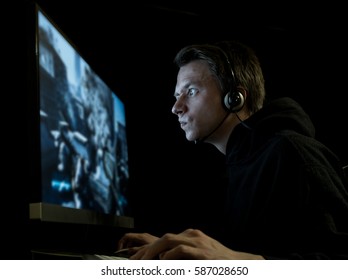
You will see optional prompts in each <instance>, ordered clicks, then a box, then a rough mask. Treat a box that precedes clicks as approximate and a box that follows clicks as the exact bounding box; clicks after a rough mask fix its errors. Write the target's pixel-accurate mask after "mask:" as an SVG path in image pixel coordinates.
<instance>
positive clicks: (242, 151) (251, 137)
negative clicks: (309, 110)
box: [226, 97, 315, 160]
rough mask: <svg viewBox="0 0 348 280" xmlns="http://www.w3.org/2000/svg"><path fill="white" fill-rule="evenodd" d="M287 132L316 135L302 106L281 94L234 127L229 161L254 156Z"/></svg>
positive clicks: (229, 149) (228, 148) (228, 149)
mask: <svg viewBox="0 0 348 280" xmlns="http://www.w3.org/2000/svg"><path fill="white" fill-rule="evenodd" d="M243 124H244V125H243ZM286 131H287V132H290V131H291V132H292V133H296V134H300V135H304V136H305V137H310V138H314V136H315V128H314V125H313V123H312V121H311V120H310V118H309V116H308V115H307V114H306V113H305V111H304V110H303V109H302V107H301V106H300V105H299V104H298V103H297V102H296V101H294V100H293V99H291V98H289V97H282V98H279V99H275V100H272V101H271V102H269V103H268V104H267V105H265V106H264V107H263V108H262V109H261V110H259V111H258V112H256V113H255V114H253V115H252V116H251V117H250V118H248V119H247V120H245V121H244V123H241V124H239V125H237V126H236V127H235V129H234V130H233V131H232V133H231V135H230V137H229V140H228V143H227V147H226V149H227V154H229V159H228V160H230V159H232V158H234V159H237V158H239V159H243V158H246V157H248V155H249V156H251V155H253V154H254V153H255V152H257V151H259V149H261V148H262V149H263V147H264V145H265V144H266V143H269V141H270V140H271V139H274V137H276V135H280V134H284V133H285V132H286Z"/></svg>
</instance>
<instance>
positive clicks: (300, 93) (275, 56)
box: [6, 0, 348, 258]
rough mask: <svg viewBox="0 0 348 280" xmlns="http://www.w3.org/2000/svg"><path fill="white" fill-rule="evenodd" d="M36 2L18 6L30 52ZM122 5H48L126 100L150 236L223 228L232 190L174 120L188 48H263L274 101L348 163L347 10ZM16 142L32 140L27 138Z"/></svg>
mask: <svg viewBox="0 0 348 280" xmlns="http://www.w3.org/2000/svg"><path fill="white" fill-rule="evenodd" d="M26 2H27V1H18V3H19V4H20V6H19V7H17V9H18V10H19V11H20V14H21V15H22V16H20V17H18V19H19V27H16V28H15V29H14V32H13V33H14V34H15V35H16V36H15V37H16V38H17V40H18V41H19V42H20V43H21V46H25V31H24V30H25V25H26V22H25V17H24V10H25V6H26V5H25V4H26ZM118 2H120V1H106V0H101V1H95V3H90V2H88V1H86V2H82V3H81V4H77V3H74V1H66V0H60V1H56V0H53V1H38V3H39V4H40V6H41V7H42V8H43V9H44V10H45V11H46V13H47V14H48V16H50V17H51V19H52V20H53V21H54V22H56V24H57V25H58V27H59V28H60V29H61V30H62V31H63V32H64V33H65V34H66V35H67V36H68V38H70V39H71V41H72V42H73V43H74V44H75V45H76V46H77V47H78V49H79V50H80V52H81V54H82V55H83V56H84V57H85V59H86V60H87V61H88V62H89V63H90V65H91V66H92V68H94V70H95V71H96V72H97V73H98V74H99V75H100V76H101V77H103V78H104V79H105V81H106V82H107V83H108V84H109V85H110V86H111V88H113V89H114V90H115V91H116V92H118V93H119V94H120V95H121V97H122V98H123V99H124V101H125V102H126V106H127V113H128V119H127V122H128V129H129V131H128V132H129V133H128V134H129V148H130V151H129V152H130V164H131V175H133V179H132V180H133V181H132V186H133V191H132V194H133V202H134V205H135V210H134V213H135V215H136V218H137V219H136V222H137V225H138V226H139V228H140V229H141V230H149V231H152V232H153V233H157V234H160V233H162V232H164V231H167V230H169V231H179V230H182V229H184V228H185V227H188V226H197V227H198V226H199V227H202V228H204V229H207V231H209V229H210V228H211V227H212V226H214V224H215V223H216V222H217V221H218V217H217V216H216V213H217V210H218V207H219V205H220V203H219V195H218V194H216V195H215V193H214V191H215V190H216V189H218V188H221V186H222V185H223V177H222V176H221V174H220V173H221V169H220V167H222V166H223V158H222V156H221V155H220V154H219V153H218V152H217V151H215V150H214V149H213V148H212V147H209V146H195V145H194V144H192V143H188V142H187V141H186V140H185V137H184V134H183V132H182V131H181V130H180V128H179V126H178V124H177V121H176V118H175V116H174V115H172V114H171V106H172V104H173V101H174V98H173V95H172V94H173V90H174V86H175V82H176V69H174V67H173V65H172V60H173V58H174V55H175V53H176V52H177V51H178V50H179V49H180V48H181V47H182V46H184V45H186V44H190V43H200V42H214V41H217V40H223V39H231V38H237V39H240V40H242V41H244V42H245V43H248V44H250V45H251V46H253V47H254V48H255V50H256V51H257V53H258V54H259V57H260V59H261V62H262V65H263V67H264V71H265V77H266V89H267V91H268V95H269V96H270V97H271V98H274V97H278V96H285V95H288V96H291V97H293V98H295V99H296V100H298V101H299V102H300V103H301V104H302V105H303V107H304V108H305V109H306V111H307V112H308V113H309V114H310V116H311V117H312V119H313V121H314V123H315V125H316V127H317V136H318V138H319V139H320V140H322V141H323V142H324V143H325V144H327V145H328V146H329V147H330V148H332V149H333V150H334V152H336V153H337V154H338V155H339V156H340V157H341V159H342V161H343V163H346V164H348V151H347V143H348V136H347V133H346V131H345V130H346V129H345V128H346V127H347V124H346V121H347V120H348V113H347V108H346V103H345V102H344V100H345V98H346V94H347V90H346V84H345V81H346V77H347V74H348V73H347V69H346V68H345V67H344V66H345V65H346V64H347V61H348V56H347V52H346V49H347V43H345V29H344V26H345V25H346V21H347V20H345V17H343V16H340V14H342V13H343V12H341V11H343V9H342V7H338V6H335V5H333V4H332V6H330V7H320V6H312V7H310V9H309V8H308V9H307V8H304V7H302V6H301V5H299V4H296V3H293V4H292V5H291V6H289V5H283V4H282V6H277V5H276V6H274V5H270V4H269V5H267V4H265V3H263V4H262V6H261V5H257V6H255V4H251V3H250V4H249V3H245V1H243V4H242V3H240V4H238V3H236V4H234V7H232V8H230V5H227V4H226V6H217V5H216V6H214V5H213V4H211V3H210V4H209V6H206V5H204V4H202V3H200V4H199V5H197V6H194V5H187V3H186V5H180V3H177V4H176V5H175V6H170V5H166V6H165V5H163V4H162V5H158V4H155V3H141V4H139V3H138V4H135V3H128V4H120V3H118ZM17 9H16V10H17ZM20 19H23V20H20ZM11 24H12V22H11ZM14 53H15V54H16V55H15V57H16V58H17V59H18V61H17V59H15V60H14V61H15V62H16V63H14V64H18V65H20V66H21V65H22V64H21V63H22V59H23V60H24V56H22V53H23V54H25V51H24V50H23V51H20V52H18V51H14ZM12 64H13V60H12V63H10V65H12ZM17 69H25V68H24V67H23V68H22V67H18V68H17ZM11 77H12V78H14V82H13V83H12V85H15V86H16V85H17V84H18V83H20V82H19V81H16V79H17V80H18V79H23V80H24V78H25V71H21V70H18V71H17V73H13V75H11ZM16 88H17V87H14V91H13V92H14V93H13V94H12V96H13V100H12V98H11V102H13V103H14V102H17V103H15V104H18V98H20V97H24V95H25V89H23V90H18V94H17V93H16ZM19 100H20V99H19ZM21 106H23V108H22V109H23V110H18V111H17V114H18V116H19V117H21V118H22V119H25V114H23V113H24V112H26V111H25V105H23V104H22V105H21ZM11 127H13V126H11ZM16 128H17V129H15V132H17V133H18V129H19V130H22V129H23V131H24V130H25V129H26V128H25V124H24V125H23V122H16ZM29 137H30V133H29ZM14 138H15V139H17V140H18V139H22V135H21V134H19V135H18V136H17V134H16V137H14ZM11 139H12V138H11ZM10 142H11V143H12V141H10ZM25 149H26V146H25V145H20V146H17V148H16V149H15V151H16V152H18V156H17V157H13V156H10V157H9V160H7V161H6V162H8V169H9V171H10V173H9V174H11V175H8V176H9V178H12V179H13V178H16V179H17V184H15V185H16V186H17V187H16V189H15V193H16V192H21V191H22V190H23V192H24V195H23V196H24V198H23V201H24V203H22V204H21V205H18V206H16V208H17V210H18V211H17V212H18V219H19V221H20V222H23V224H25V223H26V217H27V216H26V215H27V212H26V211H27V208H26V204H25V202H26V198H25V197H26V194H25V190H24V189H25V188H26V186H27V185H28V184H30V182H26V181H25V179H23V178H19V177H21V176H19V175H18V174H22V172H23V173H25V169H26V168H25V167H26V165H27V164H30V161H31V159H29V161H28V162H26V161H24V162H22V161H21V160H19V159H21V158H22V156H21V155H23V154H25ZM14 158H16V160H14ZM23 177H24V178H25V176H24V175H23ZM216 178H219V179H218V180H217V179H216ZM22 181H23V182H22ZM12 185H13V184H12ZM11 193H12V192H11ZM144 198H148V199H149V202H145V201H144V200H143V199H144ZM217 201H218V202H217ZM17 212H16V215H17ZM15 224H17V225H18V223H15ZM14 228H15V229H16V231H17V232H18V230H17V227H14ZM20 229H22V228H20ZM9 232H10V231H9ZM15 244H16V246H19V247H21V246H23V248H26V246H27V245H26V244H27V241H26V238H25V237H23V239H17V238H16V242H15ZM8 256H11V255H8ZM15 256H16V255H14V257H15ZM23 256H24V258H25V257H26V256H27V255H25V254H24V255H23Z"/></svg>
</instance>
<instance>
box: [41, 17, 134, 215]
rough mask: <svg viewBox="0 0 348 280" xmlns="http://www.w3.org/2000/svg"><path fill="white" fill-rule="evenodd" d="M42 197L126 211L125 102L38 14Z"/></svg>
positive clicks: (78, 205) (68, 204) (106, 210)
mask: <svg viewBox="0 0 348 280" xmlns="http://www.w3.org/2000/svg"><path fill="white" fill-rule="evenodd" d="M38 26H39V30H38V31H39V33H38V34H39V38H38V40H39V44H38V58H39V75H40V78H39V89H40V131H41V133H40V135H41V136H40V138H41V140H40V141H41V170H42V172H41V174H42V175H41V177H42V178H41V181H42V201H43V202H44V203H49V204H56V205H60V206H64V207H69V208H76V209H88V210H94V211H98V212H101V213H106V214H116V215H124V214H125V212H126V210H127V207H128V201H127V199H126V195H125V193H126V192H127V186H128V178H129V174H128V153H127V141H126V123H125V108H124V104H123V102H122V101H121V99H120V98H118V97H117V95H116V94H115V93H114V92H112V90H111V89H110V88H109V87H108V86H107V85H106V84H105V83H104V82H103V81H102V80H101V79H100V77H99V76H98V75H96V74H95V72H94V71H93V70H92V69H91V67H90V66H89V65H88V63H86V61H85V60H84V59H83V58H82V57H81V56H80V55H79V53H78V52H77V51H76V49H75V48H74V47H73V46H72V45H71V44H70V43H69V42H68V41H67V40H66V39H65V37H64V36H62V34H61V33H60V32H59V31H58V29H57V28H55V27H54V25H53V24H51V22H50V21H49V20H48V19H47V18H46V17H45V15H44V14H43V13H41V12H39V17H38Z"/></svg>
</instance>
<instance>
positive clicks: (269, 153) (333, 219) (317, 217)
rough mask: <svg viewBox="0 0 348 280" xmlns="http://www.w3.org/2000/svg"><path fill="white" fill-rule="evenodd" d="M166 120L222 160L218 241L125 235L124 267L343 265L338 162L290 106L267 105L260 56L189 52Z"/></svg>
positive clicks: (237, 48) (346, 213) (347, 199)
mask: <svg viewBox="0 0 348 280" xmlns="http://www.w3.org/2000/svg"><path fill="white" fill-rule="evenodd" d="M175 63H176V65H177V66H178V67H179V72H178V76H177V84H176V88H175V93H174V96H175V98H176V102H175V104H174V106H173V108H172V112H173V113H174V114H176V115H177V116H178V121H179V124H180V126H181V128H182V129H183V130H184V132H185V135H186V138H187V140H189V141H198V142H205V143H210V144H212V145H214V146H215V147H216V148H217V149H218V150H219V151H220V152H221V153H223V154H224V155H225V156H226V164H227V174H228V188H227V192H226V195H225V197H226V208H225V209H226V213H225V214H224V215H225V224H224V233H225V234H224V236H223V237H222V239H221V240H219V241H217V240H215V239H213V238H211V237H209V236H207V235H206V234H204V233H203V232H202V231H200V230H195V229H188V230H186V231H184V232H182V233H179V234H172V233H168V234H165V235H164V236H162V237H156V236H153V235H150V234H148V233H128V234H126V235H125V236H124V237H123V238H122V239H121V240H120V243H119V248H126V247H130V248H131V249H130V253H131V254H132V256H131V259H153V258H160V259H346V258H347V259H348V249H347V247H348V245H347V244H348V192H347V187H346V179H345V178H344V175H343V170H342V166H341V164H340V161H339V159H338V158H337V157H336V155H334V154H333V153H332V152H331V151H330V150H329V149H328V148H327V147H325V146H324V145H323V144H322V143H320V142H318V141H317V140H316V139H315V138H314V126H313V124H312V122H311V120H310V119H309V117H308V115H307V114H306V113H305V112H304V111H303V109H302V108H301V107H300V106H299V104H297V103H296V102H295V101H294V100H292V99H290V98H280V99H276V100H273V101H271V102H270V103H268V104H265V105H264V103H265V102H264V100H265V86H264V78H263V74H262V69H261V66H260V63H259V60H258V58H257V56H256V55H255V53H254V51H253V50H252V49H250V48H249V47H247V46H245V45H243V44H241V43H238V42H220V43H218V44H215V45H191V46H187V47H185V48H183V49H181V50H180V51H179V52H178V54H177V55H176V57H175Z"/></svg>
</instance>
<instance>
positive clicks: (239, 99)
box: [224, 91, 244, 113]
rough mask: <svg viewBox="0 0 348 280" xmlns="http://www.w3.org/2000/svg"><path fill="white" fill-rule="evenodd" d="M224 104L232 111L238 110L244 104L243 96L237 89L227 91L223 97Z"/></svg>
mask: <svg viewBox="0 0 348 280" xmlns="http://www.w3.org/2000/svg"><path fill="white" fill-rule="evenodd" d="M224 105H225V106H226V108H227V110H229V111H231V112H232V113H236V112H238V111H239V110H240V109H242V108H243V106H244V96H243V94H241V93H240V92H239V91H237V92H233V93H231V92H228V93H227V94H226V95H225V97H224Z"/></svg>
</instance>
